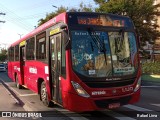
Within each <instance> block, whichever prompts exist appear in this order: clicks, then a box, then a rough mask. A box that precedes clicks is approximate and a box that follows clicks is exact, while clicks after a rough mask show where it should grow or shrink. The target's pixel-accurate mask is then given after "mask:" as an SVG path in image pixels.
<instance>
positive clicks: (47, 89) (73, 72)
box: [8, 12, 141, 112]
mask: <svg viewBox="0 0 160 120" xmlns="http://www.w3.org/2000/svg"><path fill="white" fill-rule="evenodd" d="M8 55H9V62H8V76H9V77H10V78H11V79H12V80H13V81H14V82H16V86H17V87H18V88H22V86H25V87H27V88H28V89H30V90H32V91H34V92H36V93H38V94H39V95H40V100H42V102H43V103H44V104H45V105H46V106H51V105H52V104H53V103H54V104H58V105H61V106H62V107H64V108H66V109H69V110H71V111H77V112H81V111H94V110H100V109H108V108H117V107H120V106H122V105H125V104H133V103H135V102H137V101H138V100H139V97H140V84H141V69H140V63H139V55H138V37H137V35H136V33H135V27H134V25H133V23H132V20H131V19H130V18H129V17H125V16H118V15H113V14H104V13H90V12H65V13H62V14H59V15H57V16H56V17H54V18H53V19H51V20H50V21H48V22H46V23H44V24H43V25H41V26H40V27H38V28H36V29H35V30H33V31H32V32H30V33H29V34H27V35H26V36H24V37H23V38H21V39H20V40H18V41H16V42H14V43H13V44H11V46H10V47H9V49H8Z"/></svg>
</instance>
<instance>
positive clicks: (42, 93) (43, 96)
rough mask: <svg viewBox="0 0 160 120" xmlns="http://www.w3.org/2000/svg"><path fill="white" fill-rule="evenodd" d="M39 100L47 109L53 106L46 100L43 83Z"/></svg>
mask: <svg viewBox="0 0 160 120" xmlns="http://www.w3.org/2000/svg"><path fill="white" fill-rule="evenodd" d="M40 98H41V100H42V102H43V104H44V105H45V106H47V107H51V106H53V102H52V101H49V100H48V94H47V88H46V84H45V82H44V81H43V82H42V84H41V93H40Z"/></svg>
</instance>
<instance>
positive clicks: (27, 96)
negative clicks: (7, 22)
mask: <svg viewBox="0 0 160 120" xmlns="http://www.w3.org/2000/svg"><path fill="white" fill-rule="evenodd" d="M0 80H3V81H4V82H5V84H6V85H7V86H8V87H9V88H10V90H11V91H12V92H13V93H15V95H16V97H17V99H18V101H20V103H19V105H20V106H21V108H22V110H21V109H19V106H14V107H17V108H16V109H19V110H20V111H23V110H24V111H33V112H35V111H39V112H41V113H42V116H43V117H42V118H38V119H47V120H50V119H53V118H54V119H58V120H59V119H63V120H72V119H73V120H99V119H104V120H106V119H107V120H114V119H115V120H117V119H118V120H150V119H151V120H156V119H157V120H159V119H160V82H157V83H155V82H146V81H142V87H141V90H142V91H141V98H140V101H139V102H138V103H136V104H134V105H125V106H123V107H121V108H118V109H115V110H103V111H95V112H84V113H73V112H70V111H68V110H66V109H63V108H61V107H59V106H54V107H53V108H48V107H45V106H44V105H43V104H42V103H41V101H40V100H39V96H38V95H37V94H35V93H33V92H32V91H30V90H28V89H22V90H19V89H17V88H16V87H15V84H14V83H13V82H12V81H11V80H10V79H9V78H8V76H7V73H6V72H3V73H0ZM1 87H2V85H0V89H1ZM4 94H7V93H4ZM0 96H4V98H3V99H2V100H0V105H1V104H3V107H4V106H5V105H6V103H4V102H3V101H4V99H5V95H2V93H0ZM12 99H13V98H12ZM8 102H9V101H8ZM9 103H10V102H9ZM9 103H7V105H6V106H7V107H9V108H8V111H10V107H11V106H13V100H11V103H12V104H9ZM0 108H1V106H0ZM6 109H7V108H6ZM16 109H15V110H16ZM0 111H1V109H0ZM46 111H47V112H46Z"/></svg>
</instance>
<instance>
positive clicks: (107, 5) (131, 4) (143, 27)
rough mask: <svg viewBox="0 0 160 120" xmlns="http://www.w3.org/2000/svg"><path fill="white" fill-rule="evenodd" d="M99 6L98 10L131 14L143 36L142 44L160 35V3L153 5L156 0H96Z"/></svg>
mask: <svg viewBox="0 0 160 120" xmlns="http://www.w3.org/2000/svg"><path fill="white" fill-rule="evenodd" d="M94 1H95V2H96V3H97V4H98V5H99V8H97V9H96V11H97V12H106V13H113V14H118V15H125V16H129V17H130V18H131V19H132V20H133V23H134V24H135V27H136V30H137V33H138V34H139V35H140V36H141V44H144V43H145V41H154V40H156V39H157V38H158V37H160V32H159V31H158V30H157V29H156V28H157V27H159V26H158V25H157V22H156V21H157V16H159V15H160V12H159V11H158V8H159V7H160V4H157V5H153V3H154V0H109V1H108V2H106V0H94Z"/></svg>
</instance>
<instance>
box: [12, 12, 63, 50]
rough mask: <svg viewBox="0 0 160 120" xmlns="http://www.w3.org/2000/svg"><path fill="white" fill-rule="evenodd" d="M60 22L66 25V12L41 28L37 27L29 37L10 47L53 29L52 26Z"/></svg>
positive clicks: (26, 36)
mask: <svg viewBox="0 0 160 120" xmlns="http://www.w3.org/2000/svg"><path fill="white" fill-rule="evenodd" d="M60 21H63V22H64V23H66V12H64V13H61V14H59V15H57V16H56V17H54V18H52V19H51V20H49V21H47V22H46V23H44V24H42V25H41V26H39V27H37V28H36V29H34V30H33V31H32V32H30V33H28V34H27V35H25V36H24V37H22V38H21V39H19V40H17V41H16V42H14V43H12V44H11V45H10V47H12V46H15V45H17V44H19V43H20V42H22V41H24V40H26V39H29V38H31V37H32V36H34V35H36V34H38V33H39V32H41V31H43V30H45V29H46V28H49V27H51V26H52V25H54V24H56V23H58V22H60Z"/></svg>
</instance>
